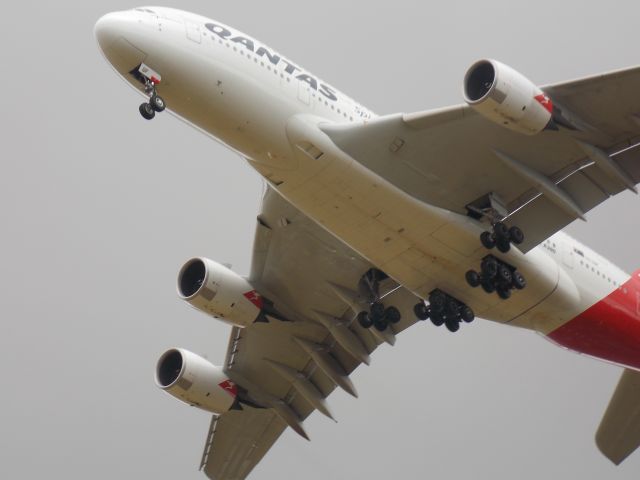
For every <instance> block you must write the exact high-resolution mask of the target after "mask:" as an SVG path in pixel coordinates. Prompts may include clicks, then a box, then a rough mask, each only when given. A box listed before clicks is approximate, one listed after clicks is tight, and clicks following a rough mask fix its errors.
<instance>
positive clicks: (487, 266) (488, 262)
mask: <svg viewBox="0 0 640 480" xmlns="http://www.w3.org/2000/svg"><path fill="white" fill-rule="evenodd" d="M480 269H481V270H482V276H483V277H485V278H493V277H495V276H496V274H497V273H498V262H497V261H496V259H495V258H492V257H488V258H485V259H484V260H482V263H481V264H480Z"/></svg>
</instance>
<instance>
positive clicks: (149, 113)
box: [139, 79, 167, 120]
mask: <svg viewBox="0 0 640 480" xmlns="http://www.w3.org/2000/svg"><path fill="white" fill-rule="evenodd" d="M144 91H145V93H146V94H147V95H149V101H148V102H145V103H143V104H142V105H140V108H139V110H140V115H142V117H143V118H145V119H147V120H153V118H154V117H155V116H156V112H157V113H160V112H162V111H164V109H165V108H167V107H166V104H165V103H164V99H163V98H162V97H161V96H160V95H158V92H157V91H156V84H155V83H154V82H153V81H151V80H148V79H147V80H146V82H145V86H144Z"/></svg>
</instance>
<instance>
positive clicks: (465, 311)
mask: <svg viewBox="0 0 640 480" xmlns="http://www.w3.org/2000/svg"><path fill="white" fill-rule="evenodd" d="M460 318H462V320H463V321H464V322H465V323H471V322H473V319H474V318H476V316H475V315H474V314H473V310H471V309H470V308H469V307H462V308H461V309H460Z"/></svg>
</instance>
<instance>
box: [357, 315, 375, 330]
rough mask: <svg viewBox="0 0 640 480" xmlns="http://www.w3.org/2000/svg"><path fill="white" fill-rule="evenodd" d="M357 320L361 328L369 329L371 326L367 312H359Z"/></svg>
mask: <svg viewBox="0 0 640 480" xmlns="http://www.w3.org/2000/svg"><path fill="white" fill-rule="evenodd" d="M357 320H358V323H359V324H360V326H361V327H362V328H366V329H369V328H371V327H372V326H373V322H372V321H371V319H370V318H369V314H368V313H367V312H360V313H359V314H358V317H357Z"/></svg>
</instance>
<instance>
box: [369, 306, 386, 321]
mask: <svg viewBox="0 0 640 480" xmlns="http://www.w3.org/2000/svg"><path fill="white" fill-rule="evenodd" d="M382 317H384V305H383V304H382V303H381V302H375V303H373V304H372V305H371V318H372V319H373V321H374V322H375V321H376V319H380V318H382Z"/></svg>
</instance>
